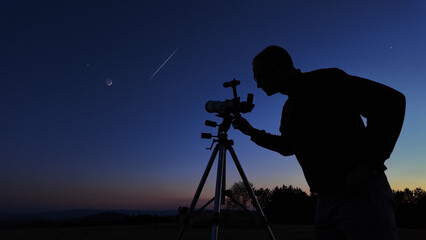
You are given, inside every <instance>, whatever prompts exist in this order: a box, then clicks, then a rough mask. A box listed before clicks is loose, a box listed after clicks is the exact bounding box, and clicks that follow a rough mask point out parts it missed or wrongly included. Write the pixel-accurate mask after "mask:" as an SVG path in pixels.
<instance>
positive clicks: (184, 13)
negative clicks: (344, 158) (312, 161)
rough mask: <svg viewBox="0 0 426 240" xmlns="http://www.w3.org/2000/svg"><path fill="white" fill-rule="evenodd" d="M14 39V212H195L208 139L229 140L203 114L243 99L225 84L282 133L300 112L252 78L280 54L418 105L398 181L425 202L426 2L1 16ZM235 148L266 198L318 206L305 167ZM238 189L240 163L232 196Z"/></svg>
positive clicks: (43, 10)
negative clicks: (230, 84) (286, 113)
mask: <svg viewBox="0 0 426 240" xmlns="http://www.w3.org/2000/svg"><path fill="white" fill-rule="evenodd" d="M0 27H1V28H0V30H1V38H0V42H1V44H0V66H1V67H0V81H1V82H0V83H1V84H0V109H1V118H0V211H12V212H26V211H45V210H58V209H70V208H113V209H177V207H178V206H181V205H186V206H188V205H189V204H190V201H191V199H192V197H193V194H194V192H195V190H196V187H197V185H198V183H199V180H200V178H201V175H202V173H203V171H204V169H205V166H206V164H207V162H208V160H209V158H210V155H211V151H208V150H205V148H206V147H208V146H210V144H211V141H209V140H204V139H201V138H200V133H201V132H213V133H216V130H214V129H211V128H209V127H206V126H204V121H205V120H206V119H209V120H218V121H219V120H220V119H219V118H217V117H215V115H214V114H210V113H207V112H206V111H205V109H204V105H205V103H206V102H207V101H208V100H225V99H229V98H232V91H231V89H225V88H223V87H222V83H223V82H225V81H230V80H232V78H233V77H235V78H237V79H239V80H241V85H240V86H239V87H238V94H239V95H240V96H241V97H242V98H243V99H245V98H246V96H247V93H254V96H255V101H254V103H255V105H256V106H255V108H254V109H253V111H252V112H251V113H247V114H245V115H244V116H245V117H246V118H247V119H248V120H249V121H250V122H251V123H252V124H253V126H255V127H257V128H260V129H265V130H267V131H269V132H271V133H278V128H279V124H280V117H281V108H282V105H283V103H284V101H285V99H286V97H285V96H282V95H279V96H278V95H277V96H272V97H267V96H266V95H265V94H264V93H263V92H262V91H261V90H259V89H257V88H256V85H255V82H254V81H253V80H252V78H253V76H252V72H251V60H252V58H253V57H254V56H255V55H256V54H257V53H258V52H259V51H261V50H262V49H263V48H265V47H266V46H268V45H271V44H276V45H280V46H282V47H284V48H286V49H287V50H288V51H289V52H290V54H291V55H292V57H293V61H294V64H295V66H296V67H297V68H300V69H301V70H302V71H304V72H305V71H312V70H315V69H318V68H328V67H338V68H341V69H342V70H344V71H346V72H347V73H349V74H351V75H357V76H361V77H365V78H368V79H371V80H374V81H377V82H380V83H383V84H386V85H389V86H391V87H393V88H395V89H397V90H399V91H401V92H402V93H404V94H405V95H406V97H407V112H406V119H405V123H404V127H403V130H402V133H401V136H400V139H399V141H398V143H397V145H396V148H395V150H394V152H393V155H392V156H391V158H390V159H389V160H388V161H387V163H386V165H387V166H388V168H389V169H388V171H387V175H388V177H389V181H390V183H391V185H392V187H393V188H394V189H402V188H405V187H409V188H415V187H422V188H423V189H426V174H425V173H426V161H425V157H426V145H425V143H426V124H425V123H426V110H425V106H426V82H425V80H426V2H425V1H423V0H382V1H379V0H362V1H360V0H345V1H343V0H340V1H338V0H324V1H318V0H311V1H309V0H300V1H296V0H281V1H278V0H275V1H272V0H266V1H264V0H262V1H261V0H251V1H242V0H241V1H196V0H193V1H184V0H182V1H158V0H155V1H154V0H151V1H42V0H41V1H30V0H28V1H19V0H3V1H1V2H0ZM173 53H174V54H173ZM167 60H168V61H167ZM166 61H167V62H166ZM163 63H165V64H164V65H163ZM160 66H162V67H161V69H159V68H160ZM158 69H159V71H158V72H156V71H157V70H158ZM154 73H156V74H155V75H154ZM111 81H112V84H111V85H110V86H108V84H107V83H108V82H109V83H110V82H111ZM360 97H362V96H360ZM261 116H262V117H261ZM229 136H230V138H231V139H234V141H235V145H234V149H235V151H236V153H237V155H238V157H239V159H240V161H241V163H242V165H243V168H244V170H245V172H246V174H247V176H248V178H249V180H250V181H251V182H252V183H253V184H254V186H255V187H257V188H260V187H268V188H273V187H275V186H282V185H283V184H285V185H293V186H297V187H300V188H302V189H303V190H305V191H307V192H308V187H307V184H306V182H305V180H304V177H303V175H302V172H301V168H300V167H299V165H298V163H297V161H296V159H295V158H294V157H287V158H284V157H282V156H280V155H279V154H277V153H274V152H271V151H268V150H265V149H262V148H260V147H258V146H257V145H255V144H254V143H252V142H251V141H250V140H249V138H248V137H246V136H244V135H243V134H241V133H240V132H238V131H235V130H234V129H230V130H229ZM215 175H216V171H215V166H214V168H213V170H212V172H211V174H210V177H209V180H208V184H207V186H206V187H205V189H204V191H203V195H202V198H211V197H212V196H213V188H214V179H215ZM238 180H240V178H239V176H238V175H237V173H236V170H235V167H234V166H233V164H232V165H231V162H229V164H228V174H227V182H228V187H229V185H230V184H232V183H233V182H235V181H238ZM200 201H201V200H200Z"/></svg>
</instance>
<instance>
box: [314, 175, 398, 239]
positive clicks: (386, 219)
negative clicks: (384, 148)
mask: <svg viewBox="0 0 426 240" xmlns="http://www.w3.org/2000/svg"><path fill="white" fill-rule="evenodd" d="M395 208H396V204H395V200H394V198H393V193H392V189H391V188H390V186H389V182H388V180H387V177H386V175H385V173H379V174H378V175H376V176H375V177H374V178H373V179H372V180H371V181H370V182H368V183H367V184H366V185H365V187H364V188H363V190H362V191H360V192H358V193H353V194H351V193H349V194H348V193H336V194H326V195H321V194H319V196H318V199H317V209H316V215H315V223H314V232H315V239H316V240H325V239H327V240H352V239H362V240H370V239H371V240H373V239H374V240H381V239H383V240H396V239H397V229H396V226H395Z"/></svg>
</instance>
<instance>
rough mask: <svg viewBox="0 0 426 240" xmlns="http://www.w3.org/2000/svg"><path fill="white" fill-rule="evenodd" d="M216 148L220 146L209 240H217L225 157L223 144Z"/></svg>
mask: <svg viewBox="0 0 426 240" xmlns="http://www.w3.org/2000/svg"><path fill="white" fill-rule="evenodd" d="M217 146H220V150H219V161H218V163H217V177H216V192H215V199H214V209H213V224H212V238H211V240H217V238H218V230H219V221H220V206H221V202H222V194H223V179H224V170H225V155H226V148H225V146H224V145H223V144H218V145H217Z"/></svg>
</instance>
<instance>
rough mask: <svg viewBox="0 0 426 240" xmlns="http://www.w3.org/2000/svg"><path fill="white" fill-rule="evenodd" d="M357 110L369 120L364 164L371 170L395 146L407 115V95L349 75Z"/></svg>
mask: <svg viewBox="0 0 426 240" xmlns="http://www.w3.org/2000/svg"><path fill="white" fill-rule="evenodd" d="M349 78H350V83H351V84H350V85H351V86H350V87H351V89H352V90H351V92H352V93H353V94H351V95H352V97H354V98H355V99H356V101H355V102H356V103H355V104H356V107H357V108H358V110H359V112H360V114H361V115H362V116H363V117H365V118H366V119H367V126H366V150H367V154H368V156H369V157H367V158H366V159H367V160H366V162H365V164H366V165H367V166H369V167H371V168H374V169H377V167H379V166H381V165H383V163H384V161H385V160H386V159H388V158H389V157H390V155H391V153H392V151H393V149H394V147H395V144H396V142H397V139H398V137H399V134H400V132H401V129H402V125H403V122H404V115H405V96H404V95H403V94H402V93H400V92H398V91H396V90H395V89H392V88H390V87H388V86H385V85H383V84H380V83H377V82H373V81H371V80H368V79H364V78H360V77H356V76H349Z"/></svg>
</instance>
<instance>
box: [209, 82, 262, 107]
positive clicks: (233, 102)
mask: <svg viewBox="0 0 426 240" xmlns="http://www.w3.org/2000/svg"><path fill="white" fill-rule="evenodd" d="M239 84H240V81H238V80H235V78H234V79H233V80H232V81H229V82H225V83H224V84H223V87H224V88H229V87H231V88H232V90H233V94H234V98H233V99H227V100H224V101H208V102H207V103H206V110H207V112H209V113H219V114H234V115H236V114H240V113H248V112H251V110H253V108H254V104H253V94H252V93H249V94H248V95H247V101H245V102H241V101H240V97H238V96H237V86H238V85H239Z"/></svg>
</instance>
